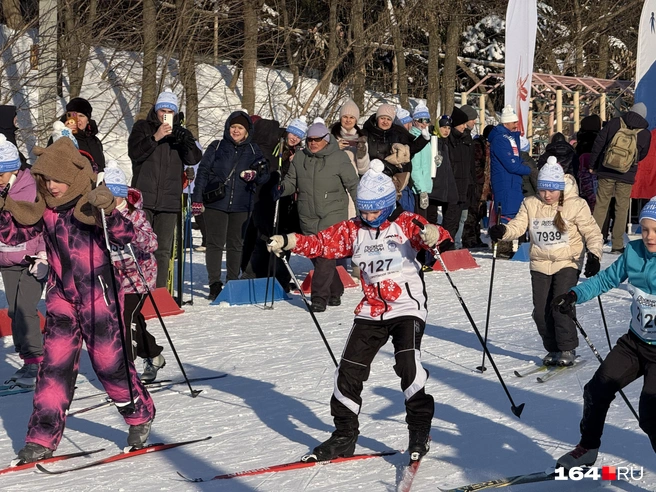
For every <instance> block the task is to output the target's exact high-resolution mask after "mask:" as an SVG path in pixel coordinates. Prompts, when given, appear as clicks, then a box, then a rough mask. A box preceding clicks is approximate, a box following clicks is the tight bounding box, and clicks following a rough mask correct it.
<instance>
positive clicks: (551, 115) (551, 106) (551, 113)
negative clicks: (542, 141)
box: [547, 99, 555, 141]
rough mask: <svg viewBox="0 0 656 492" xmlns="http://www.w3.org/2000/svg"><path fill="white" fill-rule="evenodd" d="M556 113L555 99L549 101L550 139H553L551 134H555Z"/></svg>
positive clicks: (548, 124) (548, 126) (548, 125)
mask: <svg viewBox="0 0 656 492" xmlns="http://www.w3.org/2000/svg"><path fill="white" fill-rule="evenodd" d="M554 113H555V105H554V101H553V99H552V100H551V101H549V120H548V123H547V128H548V129H549V141H551V136H552V135H553V134H554Z"/></svg>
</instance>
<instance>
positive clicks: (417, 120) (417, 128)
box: [410, 104, 433, 217]
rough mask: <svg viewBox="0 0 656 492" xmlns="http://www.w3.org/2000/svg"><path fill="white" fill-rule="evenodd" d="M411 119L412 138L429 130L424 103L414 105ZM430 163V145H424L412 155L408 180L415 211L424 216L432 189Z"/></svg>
mask: <svg viewBox="0 0 656 492" xmlns="http://www.w3.org/2000/svg"><path fill="white" fill-rule="evenodd" d="M412 120H413V121H412V127H411V128H410V135H412V137H413V138H414V139H417V138H420V137H422V132H423V131H424V130H425V131H429V128H428V127H429V125H430V112H429V111H428V108H427V107H426V105H425V104H418V105H417V106H416V107H415V111H414V113H413V114H412ZM432 165H433V163H432V150H431V146H430V145H426V146H425V147H424V148H423V149H421V150H420V151H419V152H417V153H416V154H415V155H414V156H413V157H412V172H411V173H410V181H411V183H412V191H413V192H414V193H415V197H416V203H415V205H416V207H415V212H416V213H418V214H419V215H421V216H422V217H426V209H427V208H428V204H429V199H428V195H429V194H430V192H431V191H433V179H432V178H431V169H432Z"/></svg>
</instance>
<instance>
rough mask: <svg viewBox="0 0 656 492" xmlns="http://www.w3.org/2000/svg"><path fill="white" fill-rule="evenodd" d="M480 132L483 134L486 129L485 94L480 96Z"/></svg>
mask: <svg viewBox="0 0 656 492" xmlns="http://www.w3.org/2000/svg"><path fill="white" fill-rule="evenodd" d="M478 107H479V108H480V109H479V110H478V134H479V135H483V130H485V94H481V95H480V96H478Z"/></svg>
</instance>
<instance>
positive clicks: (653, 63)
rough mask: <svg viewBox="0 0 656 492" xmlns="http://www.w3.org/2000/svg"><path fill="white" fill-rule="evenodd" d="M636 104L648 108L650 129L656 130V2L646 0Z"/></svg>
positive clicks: (642, 22)
mask: <svg viewBox="0 0 656 492" xmlns="http://www.w3.org/2000/svg"><path fill="white" fill-rule="evenodd" d="M635 83H636V89H635V102H642V103H644V104H645V106H647V121H648V122H649V129H650V130H653V129H654V128H656V92H655V91H654V87H656V0H645V3H644V5H643V6H642V15H641V16H640V28H639V30H638V59H637V61H636V78H635Z"/></svg>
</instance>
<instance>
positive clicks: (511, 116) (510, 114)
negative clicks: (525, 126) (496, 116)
mask: <svg viewBox="0 0 656 492" xmlns="http://www.w3.org/2000/svg"><path fill="white" fill-rule="evenodd" d="M500 121H501V123H513V122H515V121H519V118H518V117H517V113H515V110H514V109H513V107H512V106H511V105H510V104H508V105H507V106H506V107H505V108H503V110H502V111H501V120H500Z"/></svg>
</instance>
